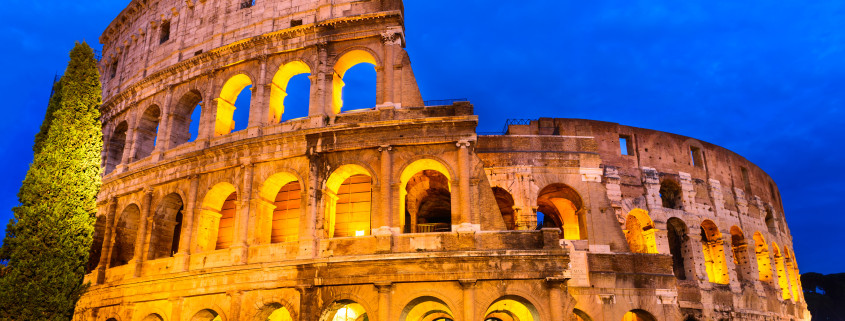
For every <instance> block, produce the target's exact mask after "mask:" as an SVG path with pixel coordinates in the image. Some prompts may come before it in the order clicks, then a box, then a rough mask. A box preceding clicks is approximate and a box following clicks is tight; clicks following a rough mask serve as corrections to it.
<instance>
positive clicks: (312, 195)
mask: <svg viewBox="0 0 845 321" xmlns="http://www.w3.org/2000/svg"><path fill="white" fill-rule="evenodd" d="M314 158H316V157H313V158H312V160H311V162H310V163H309V173H308V184H306V185H305V186H303V187H302V189H303V192H304V193H305V192H306V191H307V193H306V194H305V195H304V196H305V197H303V199H304V200H306V201H307V205H306V206H305V207H303V209H302V210H303V211H304V214H305V215H302V216H303V219H302V220H301V221H300V224H299V226H300V228H299V254H298V255H297V257H298V258H300V259H307V258H314V257H316V255H317V253H318V249H319V247H318V246H317V245H318V244H317V242H318V238H317V215H318V213H320V212H319V210H318V206H319V204H320V202H319V199H318V197H317V194H318V193H320V192H321V191H320V188H319V185H318V184H319V183H318V177H317V176H318V174H319V169H318V168H317V164H316V163H315V162H314Z"/></svg>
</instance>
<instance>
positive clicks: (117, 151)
mask: <svg viewBox="0 0 845 321" xmlns="http://www.w3.org/2000/svg"><path fill="white" fill-rule="evenodd" d="M128 130H129V125H128V124H127V123H126V121H125V120H124V121H121V122H120V123H118V124H117V126H115V128H114V131H112V134H111V136H109V145H108V148H107V151H108V152H107V153H106V162H105V166H104V168H105V173H106V174H109V173H111V172H112V171H114V169H115V168H116V167H117V165H120V163H121V162H123V150H124V149H125V148H126V132H127V131H128Z"/></svg>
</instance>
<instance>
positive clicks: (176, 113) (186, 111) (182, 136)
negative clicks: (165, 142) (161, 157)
mask: <svg viewBox="0 0 845 321" xmlns="http://www.w3.org/2000/svg"><path fill="white" fill-rule="evenodd" d="M202 104H203V100H202V94H201V93H200V91H199V90H196V89H191V90H189V91H187V92H185V93H184V94H182V96H181V97H180V98H179V100H177V101H176V104H175V105H173V107H172V108H171V110H172V112H171V121H170V146H169V147H176V146H179V145H182V144H184V143H187V142H191V141H194V140H196V138H197V137H192V136H191V127H193V126H194V124H196V126H197V127H199V126H201V124H200V120H201V119H193V118H194V116H193V114H195V110H196V109H197V108H200V117H199V118H202V112H204V111H203V110H202ZM197 134H199V133H197Z"/></svg>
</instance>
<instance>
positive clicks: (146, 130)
mask: <svg viewBox="0 0 845 321" xmlns="http://www.w3.org/2000/svg"><path fill="white" fill-rule="evenodd" d="M160 122H161V109H159V108H158V106H156V105H152V106H150V107H149V108H147V110H145V111H144V114H143V115H142V116H141V121H140V122H139V123H138V129H137V133H136V135H137V137H138V138H137V142H136V144H137V146H138V147H136V151H135V158H136V159H142V158H145V157H147V156H150V154H152V153H153V149H155V144H156V136H158V127H159V123H160Z"/></svg>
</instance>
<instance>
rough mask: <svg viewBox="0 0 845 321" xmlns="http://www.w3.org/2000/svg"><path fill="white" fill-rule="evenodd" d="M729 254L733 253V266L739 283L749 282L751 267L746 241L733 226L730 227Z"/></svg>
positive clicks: (740, 232)
mask: <svg viewBox="0 0 845 321" xmlns="http://www.w3.org/2000/svg"><path fill="white" fill-rule="evenodd" d="M731 252H733V258H734V265H736V277H737V279H738V280H739V281H740V282H743V281H745V280H749V279H750V276H751V265H750V263H749V262H748V241H746V240H745V234H743V233H742V230H741V229H740V228H739V227H738V226H736V225H734V226H731Z"/></svg>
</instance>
